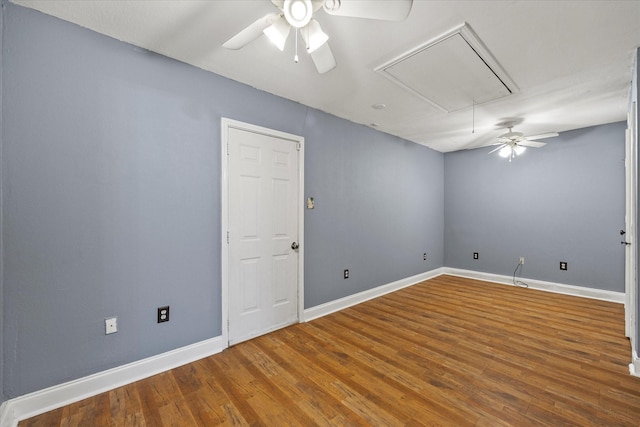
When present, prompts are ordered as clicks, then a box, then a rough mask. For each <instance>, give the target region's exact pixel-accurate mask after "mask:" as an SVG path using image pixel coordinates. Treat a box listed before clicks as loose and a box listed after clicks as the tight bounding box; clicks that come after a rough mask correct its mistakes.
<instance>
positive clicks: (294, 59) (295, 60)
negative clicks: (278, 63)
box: [293, 28, 298, 64]
mask: <svg viewBox="0 0 640 427" xmlns="http://www.w3.org/2000/svg"><path fill="white" fill-rule="evenodd" d="M293 61H294V62H295V63H296V64H297V63H298V28H296V55H295V56H294V57H293Z"/></svg>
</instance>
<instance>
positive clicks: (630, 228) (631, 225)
mask: <svg viewBox="0 0 640 427" xmlns="http://www.w3.org/2000/svg"><path fill="white" fill-rule="evenodd" d="M635 110H636V104H635V102H634V103H632V105H631V108H630V111H629V116H628V119H627V132H626V146H625V173H626V177H625V181H626V186H625V190H626V212H625V231H626V234H625V235H623V236H622V242H626V243H627V244H626V245H625V246H626V251H625V304H624V308H625V333H626V336H627V337H629V338H630V339H631V344H632V347H633V348H632V350H637V348H635V347H636V346H637V343H635V342H634V341H635V337H636V316H637V307H636V294H637V281H636V248H635V236H636V231H635V228H636V225H635V219H636V201H637V196H636V194H637V184H636V183H637V177H638V173H637V157H636V156H637V146H636V144H637V141H636V140H635V135H636V126H637V124H636V111H635Z"/></svg>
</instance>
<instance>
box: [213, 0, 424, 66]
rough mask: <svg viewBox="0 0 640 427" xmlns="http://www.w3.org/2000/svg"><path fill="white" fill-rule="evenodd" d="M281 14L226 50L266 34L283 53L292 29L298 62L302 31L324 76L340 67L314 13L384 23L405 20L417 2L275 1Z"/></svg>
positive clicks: (241, 34) (261, 22)
mask: <svg viewBox="0 0 640 427" xmlns="http://www.w3.org/2000/svg"><path fill="white" fill-rule="evenodd" d="M271 2H272V3H273V4H274V6H276V7H277V8H278V9H279V11H278V12H274V13H269V14H267V15H265V16H263V17H262V18H258V19H257V20H256V21H255V22H253V23H252V24H250V25H249V26H248V27H246V28H245V29H243V30H242V31H240V32H239V33H238V34H236V35H235V36H233V37H231V38H230V39H229V40H227V41H226V42H225V43H224V44H223V45H222V47H224V48H227V49H234V50H235V49H240V48H242V47H243V46H245V45H247V44H248V43H250V42H252V41H253V40H255V39H257V38H258V37H259V36H260V35H262V34H263V33H264V34H265V35H266V36H267V37H268V38H269V40H271V42H272V43H273V44H275V45H276V47H277V48H278V49H280V50H281V51H282V50H284V45H285V42H286V40H287V37H288V36H289V32H290V31H291V28H292V27H293V28H295V31H296V54H295V57H294V61H295V62H298V52H297V46H298V31H299V32H300V35H301V36H302V39H303V41H304V43H305V48H306V50H307V52H308V53H309V54H310V55H311V59H312V60H313V63H314V64H315V66H316V68H317V69H318V72H319V73H320V74H323V73H326V72H328V71H330V70H332V69H333V68H335V66H336V60H335V58H334V56H333V53H332V52H331V48H330V47H329V44H328V43H327V40H328V39H329V36H328V35H326V34H325V33H324V32H323V31H322V28H321V27H320V23H319V22H318V21H316V20H315V19H313V14H314V13H316V12H318V11H319V10H320V9H324V11H325V12H326V13H328V14H329V15H335V16H348V17H353V18H368V19H379V20H383V21H402V20H404V19H405V18H406V17H407V16H408V15H409V12H410V11H411V6H412V5H413V0H271Z"/></svg>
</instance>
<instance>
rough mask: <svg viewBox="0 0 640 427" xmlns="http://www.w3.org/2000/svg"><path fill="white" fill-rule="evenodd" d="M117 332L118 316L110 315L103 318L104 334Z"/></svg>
mask: <svg viewBox="0 0 640 427" xmlns="http://www.w3.org/2000/svg"><path fill="white" fill-rule="evenodd" d="M116 332H118V318H117V317H110V318H108V319H104V334H105V335H109V334H115V333H116Z"/></svg>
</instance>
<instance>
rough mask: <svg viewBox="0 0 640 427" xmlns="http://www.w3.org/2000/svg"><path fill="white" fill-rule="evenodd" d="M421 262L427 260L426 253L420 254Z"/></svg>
mask: <svg viewBox="0 0 640 427" xmlns="http://www.w3.org/2000/svg"><path fill="white" fill-rule="evenodd" d="M422 260H423V261H426V260H427V253H426V252H425V253H423V254H422Z"/></svg>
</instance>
